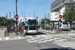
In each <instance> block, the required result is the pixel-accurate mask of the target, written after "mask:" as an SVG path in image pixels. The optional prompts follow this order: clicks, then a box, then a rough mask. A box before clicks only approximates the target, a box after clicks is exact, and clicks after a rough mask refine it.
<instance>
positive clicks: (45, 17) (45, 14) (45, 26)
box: [45, 13, 46, 30]
mask: <svg viewBox="0 0 75 50" xmlns="http://www.w3.org/2000/svg"><path fill="white" fill-rule="evenodd" d="M45 30H46V13H45Z"/></svg>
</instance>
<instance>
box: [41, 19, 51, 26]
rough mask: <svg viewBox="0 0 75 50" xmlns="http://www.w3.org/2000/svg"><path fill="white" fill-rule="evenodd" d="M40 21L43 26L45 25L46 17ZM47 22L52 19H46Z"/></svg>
mask: <svg viewBox="0 0 75 50" xmlns="http://www.w3.org/2000/svg"><path fill="white" fill-rule="evenodd" d="M47 21H48V22H47ZM40 23H41V26H45V18H43V19H41V22H40ZM46 23H50V20H49V19H46Z"/></svg>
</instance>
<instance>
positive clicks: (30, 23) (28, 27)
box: [24, 17, 38, 34]
mask: <svg viewBox="0 0 75 50" xmlns="http://www.w3.org/2000/svg"><path fill="white" fill-rule="evenodd" d="M24 23H25V31H24V33H27V34H37V33H38V19H37V18H35V17H26V18H25V21H24Z"/></svg>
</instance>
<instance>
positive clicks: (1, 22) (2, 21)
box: [0, 16, 9, 26]
mask: <svg viewBox="0 0 75 50" xmlns="http://www.w3.org/2000/svg"><path fill="white" fill-rule="evenodd" d="M7 20H8V21H9V19H7ZM5 21H6V17H4V16H2V17H0V26H6V22H5ZM4 22H5V24H4Z"/></svg>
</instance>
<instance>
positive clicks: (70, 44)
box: [0, 32, 75, 50]
mask: <svg viewBox="0 0 75 50" xmlns="http://www.w3.org/2000/svg"><path fill="white" fill-rule="evenodd" d="M74 42H75V34H56V35H54V34H50V33H42V32H39V33H38V35H26V36H23V37H22V38H19V36H14V37H13V38H10V37H9V39H8V40H6V39H2V41H0V50H68V49H70V50H75V43H74ZM66 48H67V49H66Z"/></svg>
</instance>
